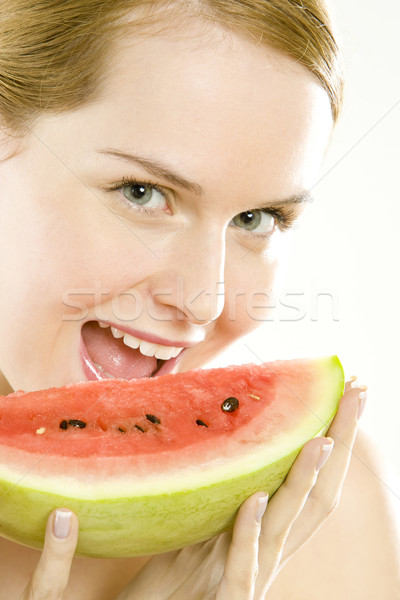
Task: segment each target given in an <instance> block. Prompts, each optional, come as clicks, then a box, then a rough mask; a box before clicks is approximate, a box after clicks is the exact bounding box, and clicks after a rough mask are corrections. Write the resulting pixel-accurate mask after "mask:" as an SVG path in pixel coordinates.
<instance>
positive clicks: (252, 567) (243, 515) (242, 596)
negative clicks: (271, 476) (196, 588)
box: [216, 493, 268, 600]
mask: <svg viewBox="0 0 400 600" xmlns="http://www.w3.org/2000/svg"><path fill="white" fill-rule="evenodd" d="M267 503H268V496H266V495H265V494H262V493H257V494H253V496H251V497H250V498H248V499H247V500H246V502H244V503H243V504H242V506H241V507H240V510H239V512H238V515H237V517H236V521H235V527H234V529H233V535H232V541H231V544H230V547H229V551H228V557H227V560H226V564H225V569H224V574H223V576H222V579H221V583H220V585H219V587H218V591H217V594H216V600H247V599H248V600H251V599H252V598H253V593H254V585H255V581H256V577H257V573H258V538H259V535H260V530H261V519H262V516H263V514H264V512H265V509H266V507H267Z"/></svg>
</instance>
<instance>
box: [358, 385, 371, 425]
mask: <svg viewBox="0 0 400 600" xmlns="http://www.w3.org/2000/svg"><path fill="white" fill-rule="evenodd" d="M360 389H361V390H362V391H361V392H360V393H359V394H358V398H359V401H360V404H359V407H358V413H357V419H359V418H360V417H361V415H362V414H363V412H364V408H365V403H366V401H367V389H368V388H367V386H366V385H360Z"/></svg>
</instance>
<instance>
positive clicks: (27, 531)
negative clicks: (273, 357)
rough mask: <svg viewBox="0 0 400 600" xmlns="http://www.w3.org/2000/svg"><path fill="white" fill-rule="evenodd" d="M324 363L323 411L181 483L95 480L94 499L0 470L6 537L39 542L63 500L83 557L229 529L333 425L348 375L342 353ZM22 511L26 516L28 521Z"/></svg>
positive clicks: (142, 551)
mask: <svg viewBox="0 0 400 600" xmlns="http://www.w3.org/2000/svg"><path fill="white" fill-rule="evenodd" d="M319 363H320V366H321V367H324V366H325V367H326V368H327V369H328V370H329V372H330V373H331V376H330V377H328V378H327V386H328V385H329V398H327V397H325V398H324V401H323V402H322V401H321V403H320V404H318V408H319V411H318V414H313V416H312V418H309V419H308V420H307V423H306V424H305V425H303V427H301V426H300V427H298V428H297V429H296V430H295V431H291V432H290V434H287V435H286V436H284V435H281V436H279V438H278V440H277V441H276V443H275V444H271V443H270V444H268V445H265V446H263V445H260V446H259V447H258V448H257V450H254V451H252V452H250V453H245V454H244V457H243V458H240V459H238V460H235V464H234V465H232V464H231V465H229V466H228V467H227V465H226V464H225V465H224V464H222V465H216V466H214V467H213V468H211V469H207V471H206V472H203V473H201V472H200V471H199V470H195V471H193V472H188V473H187V474H186V475H185V474H182V472H180V477H179V481H178V480H176V481H174V478H173V476H171V477H169V478H168V479H167V480H166V481H164V482H162V484H161V485H160V484H159V483H158V484H157V481H155V482H151V478H150V483H149V482H148V483H147V488H148V489H146V486H143V485H142V486H138V482H135V484H130V485H129V486H127V487H126V489H121V487H118V488H117V487H116V486H114V485H112V486H110V485H109V486H108V488H110V487H111V488H113V489H107V488H106V487H104V486H102V485H99V486H96V487H95V488H93V486H92V487H91V494H92V497H91V498H90V497H87V498H85V497H80V498H79V497H76V491H75V494H74V491H73V489H71V488H67V487H66V488H65V489H63V490H62V493H49V492H46V491H44V490H43V489H42V490H41V489H38V486H37V483H39V482H37V481H36V482H35V477H34V474H33V473H32V474H29V475H28V476H27V477H25V478H24V480H23V481H20V483H19V485H18V486H16V485H15V483H17V482H16V481H13V479H11V478H10V477H8V476H7V477H6V478H4V473H0V533H1V535H3V536H4V537H6V538H9V539H12V540H14V541H18V542H20V543H21V544H29V546H32V547H36V548H42V546H43V539H44V530H45V525H46V520H47V517H48V514H49V513H50V511H51V510H53V509H54V508H56V507H62V506H64V507H68V508H70V509H71V510H73V511H74V512H75V513H76V514H78V516H79V520H80V533H79V541H78V546H77V554H78V555H80V556H91V557H109V558H111V557H115V558H117V557H125V556H136V555H147V554H155V553H159V552H168V551H170V550H175V549H178V548H181V547H184V546H186V545H190V544H192V543H197V542H201V541H203V540H206V539H209V538H211V537H213V536H214V535H216V534H218V533H221V532H222V531H225V530H227V529H229V528H230V527H231V526H232V523H233V521H234V518H235V515H236V512H237V510H238V508H239V507H240V505H241V504H242V502H243V501H244V500H245V499H246V498H247V497H248V496H249V495H251V494H252V493H254V492H256V491H260V490H262V491H264V492H266V493H268V494H269V495H270V496H272V494H273V493H274V492H275V491H276V490H277V489H278V488H279V486H280V485H281V484H282V482H283V481H284V479H285V478H286V475H287V473H288V471H289V469H290V467H291V465H292V464H293V462H294V461H295V459H296V457H297V455H298V453H299V452H300V450H301V448H302V447H303V445H304V444H305V443H306V442H307V441H308V440H309V439H311V438H313V437H318V436H321V435H324V434H325V433H326V431H327V430H328V428H329V426H330V424H331V422H332V420H333V418H334V416H335V413H336V410H337V405H338V400H339V399H340V397H341V395H342V392H343V388H344V376H343V369H342V366H341V364H340V361H339V359H338V358H337V357H329V358H323V359H319ZM332 381H335V382H336V386H335V388H333V387H332ZM323 395H324V396H325V394H323ZM313 412H314V411H313ZM249 461H251V462H249ZM249 464H251V467H250V468H249ZM3 471H4V469H3ZM249 471H250V472H249ZM28 483H29V486H30V487H29V486H28V485H27V484H28ZM40 483H42V482H40ZM152 483H153V484H154V485H153V486H152ZM35 486H36V489H35ZM88 491H89V487H88ZM81 493H82V489H81ZM93 494H94V496H93ZM74 496H75V497H74ZM21 515H25V518H24V520H23V521H22V520H21ZM170 524H173V526H172V527H171V526H170Z"/></svg>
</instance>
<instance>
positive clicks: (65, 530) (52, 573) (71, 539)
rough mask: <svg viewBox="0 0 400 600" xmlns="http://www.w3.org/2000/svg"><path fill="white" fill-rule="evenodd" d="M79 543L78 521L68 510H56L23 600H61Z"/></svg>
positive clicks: (47, 528) (52, 515)
mask: <svg viewBox="0 0 400 600" xmlns="http://www.w3.org/2000/svg"><path fill="white" fill-rule="evenodd" d="M77 541H78V519H77V517H76V515H74V513H72V512H71V511H70V510H67V509H65V508H61V509H57V510H55V511H53V512H52V513H51V514H50V516H49V518H48V520H47V527H46V536H45V542H44V548H43V552H42V555H41V557H40V560H39V563H38V565H37V567H36V569H35V572H34V574H33V576H32V578H31V580H30V581H29V583H28V585H27V586H26V588H25V591H24V592H23V594H22V596H21V597H20V599H19V600H44V598H46V600H61V598H62V595H63V592H64V590H65V588H66V587H67V584H68V578H69V572H70V569H71V563H72V559H73V556H74V552H75V548H76V544H77Z"/></svg>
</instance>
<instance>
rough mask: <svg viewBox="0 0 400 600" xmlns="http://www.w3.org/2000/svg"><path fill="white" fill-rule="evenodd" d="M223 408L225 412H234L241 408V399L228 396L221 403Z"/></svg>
mask: <svg viewBox="0 0 400 600" xmlns="http://www.w3.org/2000/svg"><path fill="white" fill-rule="evenodd" d="M221 408H222V410H223V411H224V412H233V411H235V410H236V409H238V408H239V400H238V399H237V398H234V397H233V396H232V397H231V398H227V399H226V400H224V401H223V403H222V404H221Z"/></svg>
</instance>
